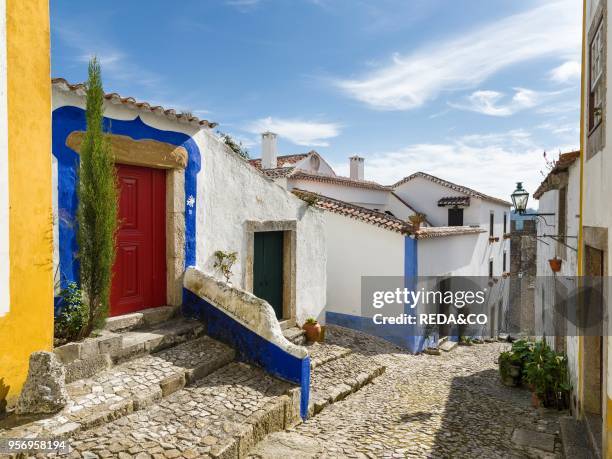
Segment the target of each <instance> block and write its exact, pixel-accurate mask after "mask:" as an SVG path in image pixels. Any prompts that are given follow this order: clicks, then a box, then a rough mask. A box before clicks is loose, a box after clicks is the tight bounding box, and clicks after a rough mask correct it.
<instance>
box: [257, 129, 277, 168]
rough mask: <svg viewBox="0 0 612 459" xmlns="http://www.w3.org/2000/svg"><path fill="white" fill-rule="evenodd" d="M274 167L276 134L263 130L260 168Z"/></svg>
mask: <svg viewBox="0 0 612 459" xmlns="http://www.w3.org/2000/svg"><path fill="white" fill-rule="evenodd" d="M275 167H276V134H275V133H274V132H269V131H268V132H264V133H263V134H261V168H262V169H274V168H275Z"/></svg>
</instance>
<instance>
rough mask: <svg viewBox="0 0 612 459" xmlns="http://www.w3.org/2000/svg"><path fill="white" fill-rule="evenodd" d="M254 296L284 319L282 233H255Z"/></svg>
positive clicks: (279, 317)
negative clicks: (265, 302)
mask: <svg viewBox="0 0 612 459" xmlns="http://www.w3.org/2000/svg"><path fill="white" fill-rule="evenodd" d="M253 294H254V295H255V296H258V297H259V298H262V299H264V300H266V301H267V302H268V303H270V305H271V306H272V307H273V308H274V312H276V317H277V318H278V319H282V318H283V232H282V231H262V232H260V233H255V258H254V262H253Z"/></svg>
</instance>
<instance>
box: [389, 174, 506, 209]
mask: <svg viewBox="0 0 612 459" xmlns="http://www.w3.org/2000/svg"><path fill="white" fill-rule="evenodd" d="M417 177H421V178H424V179H427V180H430V181H431V182H434V183H437V184H439V185H442V186H445V187H447V188H450V189H451V190H455V191H459V192H461V193H465V194H467V195H468V196H472V197H475V198H480V199H484V200H486V201H491V202H496V203H498V204H502V205H505V206H511V205H512V204H511V203H510V202H509V201H504V200H503V199H499V198H495V197H493V196H489V195H486V194H484V193H480V192H479V191H476V190H473V189H472V188H468V187H467V186H463V185H457V184H456V183H452V182H449V181H447V180H444V179H441V178H439V177H435V176H433V175H431V174H427V173H425V172H415V173H414V174H412V175H409V176H408V177H404V178H403V179H401V180H400V181H398V182H396V183H395V184H393V185H392V188H394V189H395V188H397V187H398V186H400V185H402V184H404V183H406V182H409V181H410V180H412V179H414V178H417Z"/></svg>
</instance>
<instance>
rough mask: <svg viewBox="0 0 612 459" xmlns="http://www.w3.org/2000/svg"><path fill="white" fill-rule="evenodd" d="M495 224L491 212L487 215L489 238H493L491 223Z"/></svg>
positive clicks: (493, 215)
mask: <svg viewBox="0 0 612 459" xmlns="http://www.w3.org/2000/svg"><path fill="white" fill-rule="evenodd" d="M494 222H495V214H494V213H493V212H491V214H490V215H489V236H490V237H493V223H494Z"/></svg>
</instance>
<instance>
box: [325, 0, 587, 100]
mask: <svg viewBox="0 0 612 459" xmlns="http://www.w3.org/2000/svg"><path fill="white" fill-rule="evenodd" d="M580 16H581V7H580V4H579V2H576V1H574V0H559V1H555V2H549V3H545V4H542V3H539V6H537V7H535V8H533V9H531V10H529V11H526V12H524V13H521V14H516V15H513V16H509V17H507V18H505V19H502V20H499V21H496V22H494V23H491V24H489V25H487V26H484V27H481V28H479V29H476V30H474V31H472V32H468V33H463V34H462V35H461V37H459V38H454V39H450V40H447V41H439V42H435V43H431V44H429V45H428V46H423V47H421V48H420V49H417V50H416V51H415V52H413V53H412V54H408V55H400V54H395V55H394V56H393V58H392V62H391V63H389V64H388V65H387V66H386V67H383V68H381V69H379V70H376V71H374V72H372V73H370V74H367V75H365V76H362V77H358V78H354V79H343V80H338V81H336V82H335V84H336V85H337V86H338V87H339V88H341V89H342V90H343V91H344V92H346V93H347V94H348V95H349V96H351V97H353V98H355V99H357V100H359V101H361V102H364V103H366V104H367V105H369V106H371V107H372V108H376V109H380V110H409V109H412V108H415V107H419V106H421V105H422V104H423V103H425V102H426V101H427V100H430V99H433V98H435V97H436V96H437V95H438V94H439V93H440V92H441V91H445V90H458V89H466V88H472V87H474V86H476V85H478V84H479V83H481V82H482V81H484V80H485V79H486V78H488V77H490V76H491V75H493V74H494V73H496V72H498V71H499V70H501V69H503V68H506V67H508V66H510V65H513V64H516V63H519V62H524V61H527V60H530V59H534V58H539V57H544V56H559V55H564V56H574V55H576V54H577V53H579V51H580V41H581V33H580V28H581V21H580ZM551 21H552V22H551ZM551 26H552V27H551Z"/></svg>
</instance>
